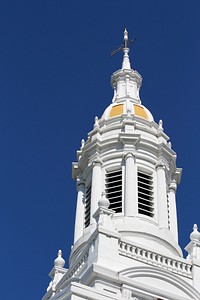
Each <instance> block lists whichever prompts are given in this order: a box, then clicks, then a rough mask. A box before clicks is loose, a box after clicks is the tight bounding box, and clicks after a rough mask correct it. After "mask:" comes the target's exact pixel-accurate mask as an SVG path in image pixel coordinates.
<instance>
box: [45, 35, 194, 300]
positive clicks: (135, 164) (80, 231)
mask: <svg viewBox="0 0 200 300" xmlns="http://www.w3.org/2000/svg"><path fill="white" fill-rule="evenodd" d="M127 41H128V33H127V31H126V30H125V33H124V45H125V46H124V48H123V52H124V59H123V63H122V69H120V70H118V71H117V72H115V73H114V74H113V75H112V79H111V83H112V86H113V89H114V97H113V101H112V104H111V105H110V106H109V107H108V108H107V109H106V110H105V112H104V114H103V116H102V117H101V118H100V119H99V120H98V118H95V123H94V128H93V130H92V131H91V132H90V133H89V134H88V140H87V141H86V142H84V141H82V146H81V149H80V150H79V151H77V160H78V161H77V162H76V163H73V178H74V179H76V180H77V209H76V221H75V230H74V245H73V248H72V250H71V255H70V260H69V269H68V270H67V269H65V268H64V265H63V260H62V259H61V252H59V259H57V260H55V266H54V268H53V269H52V271H51V273H50V276H51V278H52V281H51V282H50V285H49V287H48V289H47V293H46V294H45V296H44V297H43V300H48V299H52V300H68V299H74V300H75V299H76V300H78V299H101V300H104V299H127V300H128V299H130V300H172V299H173V300H186V299H196V300H197V299H198V300H199V299H200V233H199V232H198V229H197V226H194V231H193V233H192V234H191V237H190V238H191V242H190V243H189V245H188V246H187V247H186V250H187V251H188V253H189V254H188V257H187V259H185V258H183V256H182V251H181V249H180V247H179V245H178V229H177V213H176V189H177V184H179V182H180V178H181V169H179V168H177V167H176V153H175V152H174V151H173V150H172V149H171V143H170V142H169V137H168V136H167V135H166V134H165V133H164V130H163V126H162V121H160V122H159V124H157V123H156V122H154V119H153V116H152V114H151V113H150V112H149V110H148V109H146V108H145V107H144V106H143V105H141V100H140V97H139V89H140V87H141V82H142V78H141V76H140V74H139V73H138V72H136V71H134V70H132V69H131V66H130V61H129V57H128V53H129V49H128V48H127Z"/></svg>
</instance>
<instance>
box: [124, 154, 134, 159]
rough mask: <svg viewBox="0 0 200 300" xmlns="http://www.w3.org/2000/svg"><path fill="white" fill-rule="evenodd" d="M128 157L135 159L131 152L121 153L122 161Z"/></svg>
mask: <svg viewBox="0 0 200 300" xmlns="http://www.w3.org/2000/svg"><path fill="white" fill-rule="evenodd" d="M129 157H132V158H133V159H135V156H134V154H133V153H132V152H125V153H123V159H125V160H127V159H128V158H129Z"/></svg>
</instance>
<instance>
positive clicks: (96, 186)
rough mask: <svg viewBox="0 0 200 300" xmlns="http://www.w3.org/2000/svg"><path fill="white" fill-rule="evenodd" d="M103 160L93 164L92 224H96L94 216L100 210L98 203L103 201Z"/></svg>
mask: <svg viewBox="0 0 200 300" xmlns="http://www.w3.org/2000/svg"><path fill="white" fill-rule="evenodd" d="M101 165H102V162H101V160H96V161H94V162H93V169H92V189H91V211H90V223H91V224H92V223H95V219H94V218H93V214H94V213H95V211H96V210H97V208H98V201H99V200H100V199H101V193H102V189H101V177H102V171H101Z"/></svg>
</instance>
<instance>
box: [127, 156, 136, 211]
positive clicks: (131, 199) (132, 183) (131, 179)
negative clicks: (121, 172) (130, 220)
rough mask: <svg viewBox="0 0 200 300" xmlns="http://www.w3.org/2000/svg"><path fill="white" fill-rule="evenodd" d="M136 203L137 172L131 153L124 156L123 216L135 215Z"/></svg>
mask: <svg viewBox="0 0 200 300" xmlns="http://www.w3.org/2000/svg"><path fill="white" fill-rule="evenodd" d="M137 202H138V201H137V170H136V166H135V159H134V156H133V154H132V153H127V154H126V156H125V199H124V214H125V216H136V215H137V206H138V203H137Z"/></svg>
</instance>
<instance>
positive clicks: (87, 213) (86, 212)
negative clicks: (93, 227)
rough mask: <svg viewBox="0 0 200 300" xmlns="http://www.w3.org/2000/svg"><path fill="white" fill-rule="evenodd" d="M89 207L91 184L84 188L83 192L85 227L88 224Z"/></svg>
mask: <svg viewBox="0 0 200 300" xmlns="http://www.w3.org/2000/svg"><path fill="white" fill-rule="evenodd" d="M90 207H91V186H89V187H87V188H86V193H85V222H84V225H85V227H88V226H89V225H90Z"/></svg>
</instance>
